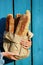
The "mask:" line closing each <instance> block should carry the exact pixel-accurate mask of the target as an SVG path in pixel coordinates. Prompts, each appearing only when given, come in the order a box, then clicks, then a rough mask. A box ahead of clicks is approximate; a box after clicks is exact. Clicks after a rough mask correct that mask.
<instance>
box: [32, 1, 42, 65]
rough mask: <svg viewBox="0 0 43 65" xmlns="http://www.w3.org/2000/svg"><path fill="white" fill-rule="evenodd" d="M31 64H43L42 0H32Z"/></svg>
mask: <svg viewBox="0 0 43 65" xmlns="http://www.w3.org/2000/svg"><path fill="white" fill-rule="evenodd" d="M32 6H33V8H32V23H33V33H34V38H33V65H43V0H32Z"/></svg>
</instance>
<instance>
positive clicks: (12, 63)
mask: <svg viewBox="0 0 43 65" xmlns="http://www.w3.org/2000/svg"><path fill="white" fill-rule="evenodd" d="M6 65H14V62H11V63H8V64H6Z"/></svg>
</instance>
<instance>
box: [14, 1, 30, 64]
mask: <svg viewBox="0 0 43 65" xmlns="http://www.w3.org/2000/svg"><path fill="white" fill-rule="evenodd" d="M30 3H31V1H30V0H14V8H15V9H14V11H15V15H16V14H18V13H20V14H24V13H25V11H26V10H27V9H28V10H31V4H30ZM15 65H31V54H30V56H29V57H28V58H25V59H22V60H17V61H15Z"/></svg>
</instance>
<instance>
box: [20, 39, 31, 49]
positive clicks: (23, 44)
mask: <svg viewBox="0 0 43 65" xmlns="http://www.w3.org/2000/svg"><path fill="white" fill-rule="evenodd" d="M20 44H21V45H22V46H23V47H24V48H26V49H28V48H30V47H31V40H26V41H24V40H22V41H21V43H20Z"/></svg>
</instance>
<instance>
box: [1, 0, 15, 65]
mask: <svg viewBox="0 0 43 65" xmlns="http://www.w3.org/2000/svg"><path fill="white" fill-rule="evenodd" d="M8 14H13V10H12V0H0V47H1V48H0V50H3V49H2V37H3V32H4V30H5V18H6V16H7V15H8ZM6 62H7V63H8V62H9V63H8V64H6V65H14V62H13V61H12V62H11V61H9V60H6Z"/></svg>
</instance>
